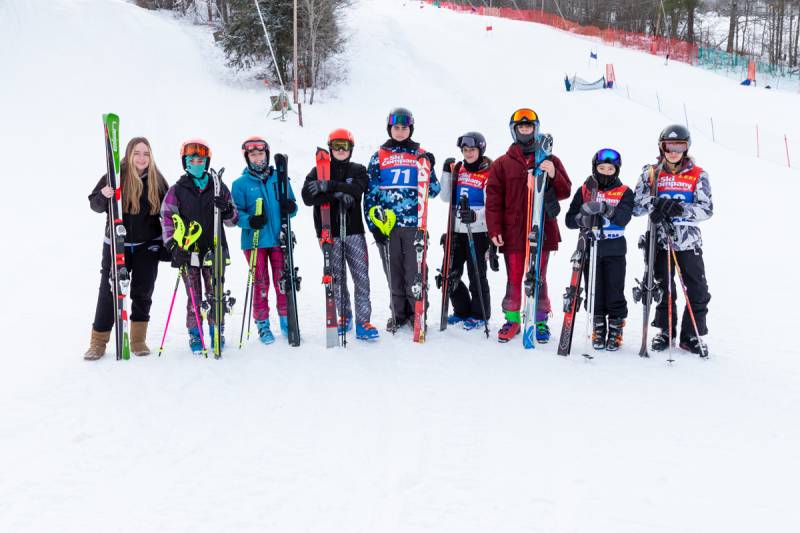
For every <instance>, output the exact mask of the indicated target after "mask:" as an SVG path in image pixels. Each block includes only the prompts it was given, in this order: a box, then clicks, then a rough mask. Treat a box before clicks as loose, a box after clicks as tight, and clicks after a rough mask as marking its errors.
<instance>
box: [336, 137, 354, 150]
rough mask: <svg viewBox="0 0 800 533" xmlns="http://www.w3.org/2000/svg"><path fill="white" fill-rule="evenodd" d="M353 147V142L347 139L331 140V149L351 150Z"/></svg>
mask: <svg viewBox="0 0 800 533" xmlns="http://www.w3.org/2000/svg"><path fill="white" fill-rule="evenodd" d="M352 149H353V143H351V142H350V141H348V140H345V139H335V140H333V141H331V150H336V151H337V152H349V151H350V150H352Z"/></svg>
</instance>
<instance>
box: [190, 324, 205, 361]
mask: <svg viewBox="0 0 800 533" xmlns="http://www.w3.org/2000/svg"><path fill="white" fill-rule="evenodd" d="M189 348H191V349H192V353H193V354H194V355H202V353H203V339H201V338H200V330H199V329H197V328H189Z"/></svg>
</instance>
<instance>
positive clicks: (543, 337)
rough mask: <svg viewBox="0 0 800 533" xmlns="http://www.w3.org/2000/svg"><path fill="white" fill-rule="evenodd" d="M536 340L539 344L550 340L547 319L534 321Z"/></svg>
mask: <svg viewBox="0 0 800 533" xmlns="http://www.w3.org/2000/svg"><path fill="white" fill-rule="evenodd" d="M536 342H538V343H539V344H547V343H548V342H550V326H548V325H547V320H540V321H539V322H536Z"/></svg>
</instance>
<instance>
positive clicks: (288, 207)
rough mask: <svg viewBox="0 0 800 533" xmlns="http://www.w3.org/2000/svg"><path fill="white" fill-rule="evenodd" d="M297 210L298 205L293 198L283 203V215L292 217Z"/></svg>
mask: <svg viewBox="0 0 800 533" xmlns="http://www.w3.org/2000/svg"><path fill="white" fill-rule="evenodd" d="M296 210H297V204H296V203H295V201H294V200H292V199H291V198H287V199H286V200H283V201H282V202H281V215H291V214H292V213H294V212H295V211H296Z"/></svg>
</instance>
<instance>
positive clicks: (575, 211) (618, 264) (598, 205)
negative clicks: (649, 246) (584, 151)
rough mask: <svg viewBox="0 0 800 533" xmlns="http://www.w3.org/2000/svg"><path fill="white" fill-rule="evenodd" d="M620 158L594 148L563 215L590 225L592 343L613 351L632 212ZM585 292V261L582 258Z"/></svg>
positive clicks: (618, 336)
mask: <svg viewBox="0 0 800 533" xmlns="http://www.w3.org/2000/svg"><path fill="white" fill-rule="evenodd" d="M621 166H622V157H621V156H620V155H619V152H617V151H616V150H612V149H610V148H604V149H602V150H600V151H598V152H597V153H596V154H595V155H594V157H593V158H592V175H591V176H589V177H588V178H587V179H586V182H585V183H584V184H583V186H581V187H580V188H579V189H578V191H577V192H576V193H575V196H573V198H572V202H571V203H570V206H569V210H568V211H567V215H566V221H565V222H566V225H567V227H568V228H570V229H579V228H580V229H583V230H585V231H589V230H591V229H592V228H593V227H598V226H599V227H600V228H601V229H598V230H596V231H594V232H593V234H592V238H593V246H597V266H596V269H597V270H596V272H595V298H594V317H593V319H592V323H593V332H592V346H593V347H594V348H595V349H596V350H602V349H606V350H610V351H614V350H618V349H619V347H620V346H622V328H623V327H624V326H625V318H627V316H628V303H627V301H626V300H625V269H626V262H625V254H626V253H627V251H628V250H627V243H626V241H625V226H627V225H628V222H630V220H631V216H632V215H633V200H634V194H633V191H632V190H631V189H630V188H629V187H628V186H627V185H624V184H623V183H622V182H621V181H620V179H619V170H620V167H621ZM584 264H585V265H586V269H585V271H584V279H586V280H587V281H586V286H587V291H586V292H587V296H588V293H589V292H590V291H591V287H589V283H588V278H589V261H588V256H587V260H586V261H585V263H584Z"/></svg>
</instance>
